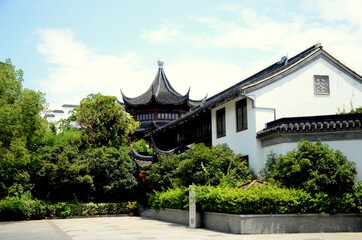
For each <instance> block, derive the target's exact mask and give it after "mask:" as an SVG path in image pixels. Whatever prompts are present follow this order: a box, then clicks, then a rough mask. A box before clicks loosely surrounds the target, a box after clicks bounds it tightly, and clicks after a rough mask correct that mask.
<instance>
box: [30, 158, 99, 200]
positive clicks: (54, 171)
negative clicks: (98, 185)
mask: <svg viewBox="0 0 362 240" xmlns="http://www.w3.org/2000/svg"><path fill="white" fill-rule="evenodd" d="M33 181H34V183H35V187H34V189H33V192H34V194H35V195H36V196H37V197H39V198H42V199H45V200H48V201H52V202H56V201H70V200H73V199H78V200H81V201H89V199H90V194H91V193H92V191H93V187H94V184H93V179H92V177H91V176H90V174H89V169H88V165H86V164H74V163H71V162H70V161H69V160H68V158H67V157H64V156H58V158H57V161H56V162H54V163H53V162H47V161H40V162H39V170H38V171H37V172H36V174H35V175H34V176H33Z"/></svg>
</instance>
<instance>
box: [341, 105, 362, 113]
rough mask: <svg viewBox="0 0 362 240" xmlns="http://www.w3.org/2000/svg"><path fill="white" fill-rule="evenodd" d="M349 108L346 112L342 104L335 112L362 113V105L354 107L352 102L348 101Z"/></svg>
mask: <svg viewBox="0 0 362 240" xmlns="http://www.w3.org/2000/svg"><path fill="white" fill-rule="evenodd" d="M350 105H351V106H350V110H349V111H348V112H347V111H346V109H345V108H344V106H343V109H342V110H340V109H339V108H338V112H337V114H355V113H362V106H359V107H358V108H354V106H353V104H352V102H351V103H350Z"/></svg>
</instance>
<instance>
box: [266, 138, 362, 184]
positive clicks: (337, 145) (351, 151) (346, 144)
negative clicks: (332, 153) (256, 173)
mask: <svg viewBox="0 0 362 240" xmlns="http://www.w3.org/2000/svg"><path fill="white" fill-rule="evenodd" d="M322 143H325V144H328V145H329V147H330V148H331V149H334V150H340V151H341V152H342V153H343V155H344V156H346V157H347V159H348V161H351V162H355V163H356V168H357V176H356V182H358V181H361V180H362V148H361V146H362V139H356V140H345V141H323V142H322ZM297 145H298V143H297V142H295V143H282V144H277V145H273V146H268V147H265V148H264V149H263V151H262V152H263V159H264V162H265V161H266V159H267V156H268V155H269V154H270V153H271V152H272V151H273V152H274V153H276V154H277V155H279V154H285V153H287V152H289V151H291V150H293V149H296V148H297Z"/></svg>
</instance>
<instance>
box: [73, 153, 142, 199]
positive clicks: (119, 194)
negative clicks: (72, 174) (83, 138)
mask: <svg viewBox="0 0 362 240" xmlns="http://www.w3.org/2000/svg"><path fill="white" fill-rule="evenodd" d="M79 161H80V162H81V163H85V164H88V166H89V170H90V175H91V176H92V178H93V182H94V186H95V193H94V199H95V201H97V202H101V201H107V202H109V201H115V202H117V201H125V200H130V199H131V198H133V197H134V191H135V190H136V187H137V179H136V177H135V174H136V171H137V167H136V163H135V162H134V161H133V159H132V158H131V150H130V148H129V147H127V146H123V147H120V148H113V147H101V148H96V149H92V150H90V151H87V152H86V153H85V154H84V155H83V156H82V157H81V159H80V160H79Z"/></svg>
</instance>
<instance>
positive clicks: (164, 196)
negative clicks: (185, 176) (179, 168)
mask: <svg viewBox="0 0 362 240" xmlns="http://www.w3.org/2000/svg"><path fill="white" fill-rule="evenodd" d="M149 204H150V206H151V207H152V208H154V209H156V210H158V209H161V208H175V209H187V208H188V204H189V198H188V189H187V188H175V189H168V190H167V191H165V192H155V193H154V194H151V195H150V196H149Z"/></svg>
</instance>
